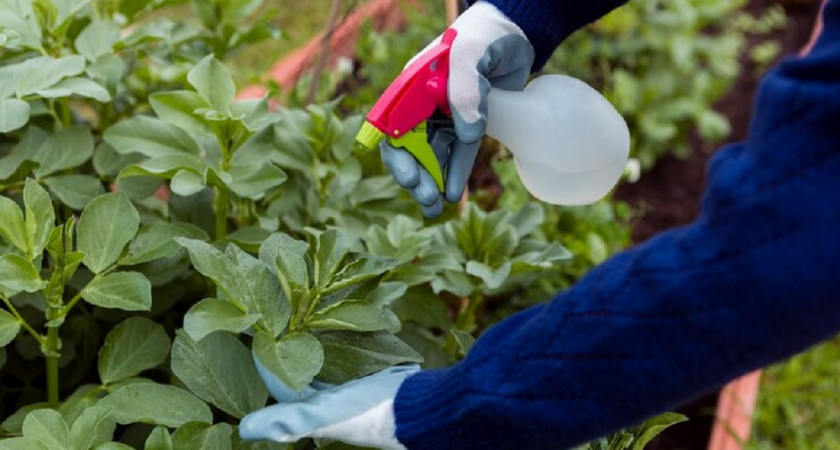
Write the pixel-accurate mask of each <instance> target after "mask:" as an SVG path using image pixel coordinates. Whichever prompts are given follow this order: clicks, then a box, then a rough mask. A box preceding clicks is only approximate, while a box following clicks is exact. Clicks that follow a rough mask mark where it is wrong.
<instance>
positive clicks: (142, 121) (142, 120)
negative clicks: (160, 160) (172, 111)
mask: <svg viewBox="0 0 840 450" xmlns="http://www.w3.org/2000/svg"><path fill="white" fill-rule="evenodd" d="M102 137H103V139H105V142H107V143H108V144H110V145H111V146H112V147H113V148H114V150H116V151H117V153H120V154H128V153H141V154H143V155H146V156H148V157H149V158H157V157H159V156H166V155H172V154H179V153H185V152H186V153H191V154H194V155H198V154H199V149H198V144H197V143H196V142H195V140H194V139H193V138H192V137H191V136H190V135H189V133H187V132H186V131H184V130H182V129H180V128H178V127H177V126H175V125H172V124H170V123H166V122H164V121H162V120H160V119H155V118H153V117H147V116H134V117H132V118H131V119H128V120H124V121H122V122H119V123H117V124H114V125H112V126H110V127H109V128H108V129H107V130H105V133H104V134H103V135H102Z"/></svg>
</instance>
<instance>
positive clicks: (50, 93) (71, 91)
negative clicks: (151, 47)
mask: <svg viewBox="0 0 840 450" xmlns="http://www.w3.org/2000/svg"><path fill="white" fill-rule="evenodd" d="M37 94H38V95H40V96H41V97H44V98H63V97H71V96H74V95H76V96H79V97H87V98H92V99H94V100H97V101H99V102H102V103H105V102H109V101H111V94H110V93H109V92H108V90H107V89H105V88H104V87H103V86H102V85H100V84H99V83H97V82H95V81H92V80H90V79H88V78H80V77H73V78H65V79H63V80H61V81H59V82H58V83H57V84H56V85H54V86H52V87H49V88H46V89H41V90H39V91H38V92H37Z"/></svg>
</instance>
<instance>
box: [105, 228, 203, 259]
mask: <svg viewBox="0 0 840 450" xmlns="http://www.w3.org/2000/svg"><path fill="white" fill-rule="evenodd" d="M176 237H187V238H192V239H202V240H206V239H207V234H206V233H205V232H204V231H203V230H202V229H200V228H198V227H195V226H193V225H189V224H185V223H171V222H164V221H159V222H154V223H152V224H151V225H146V226H143V227H142V228H140V231H139V232H138V233H137V236H135V237H134V239H133V240H132V241H131V245H129V246H128V253H127V254H126V255H125V256H123V257H122V258H120V260H119V264H121V265H134V264H140V263H144V262H149V261H153V260H156V259H162V258H169V257H172V256H175V254H176V253H178V251H179V250H181V246H180V245H178V243H177V242H176V241H175V238H176Z"/></svg>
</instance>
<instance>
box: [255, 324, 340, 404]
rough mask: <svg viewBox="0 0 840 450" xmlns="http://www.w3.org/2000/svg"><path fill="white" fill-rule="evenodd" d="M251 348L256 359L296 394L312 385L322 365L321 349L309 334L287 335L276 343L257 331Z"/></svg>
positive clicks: (271, 338)
mask: <svg viewBox="0 0 840 450" xmlns="http://www.w3.org/2000/svg"><path fill="white" fill-rule="evenodd" d="M252 345H253V346H252V350H253V352H254V356H256V358H257V360H259V362H261V363H262V364H263V365H264V366H265V367H266V368H267V369H268V370H269V371H270V372H271V373H272V374H274V375H275V376H276V377H277V378H279V379H280V380H281V381H282V382H283V383H285V384H286V385H287V386H289V387H290V388H292V390H295V391H299V390H301V389H303V388H304V387H305V386H307V385H308V384H309V383H311V382H312V380H313V379H314V378H315V375H317V374H318V372H319V371H321V368H322V367H323V365H324V350H323V349H322V347H321V344H320V343H319V342H318V339H316V338H315V337H314V336H312V335H311V334H308V333H290V334H287V335H285V336H283V337H282V338H280V339H279V340H277V341H275V340H274V338H273V337H272V336H271V335H269V334H267V333H263V332H260V333H257V335H256V336H254V342H253V344H252Z"/></svg>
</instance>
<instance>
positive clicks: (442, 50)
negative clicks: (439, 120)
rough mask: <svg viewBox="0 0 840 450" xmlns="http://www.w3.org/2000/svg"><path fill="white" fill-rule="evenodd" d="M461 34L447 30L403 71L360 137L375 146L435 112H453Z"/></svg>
mask: <svg viewBox="0 0 840 450" xmlns="http://www.w3.org/2000/svg"><path fill="white" fill-rule="evenodd" d="M457 34H458V32H457V31H455V30H454V29H452V28H450V29H448V30H446V32H444V33H443V36H442V37H441V41H440V43H439V44H438V45H436V46H434V47H433V48H431V49H429V50H428V51H426V52H425V53H423V54H422V55H421V56H420V57H419V58H418V59H417V60H416V61H414V62H413V63H412V64H411V65H409V66H408V67H406V68H405V70H403V72H402V73H401V74H400V75H399V76H398V77H397V78H396V79H395V80H394V81H393V83H391V85H390V86H388V89H386V90H385V92H384V93H383V94H382V96H381V97H379V100H378V101H377V102H376V104H375V105H374V106H373V108H372V109H371V110H370V112H369V113H368V115H367V117H366V121H367V123H366V124H365V125H364V126H363V127H362V129H361V131H359V134H358V135H357V136H356V140H358V141H359V142H360V143H361V144H362V145H364V146H365V147H367V148H369V149H373V148H376V146H377V145H378V144H379V141H381V140H382V139H383V138H384V137H385V136H384V135H388V136H390V137H392V138H398V137H400V136H402V135H403V134H405V133H406V132H408V131H410V130H412V129H413V128H414V127H416V126H417V125H419V124H420V123H421V122H423V121H425V120H426V119H428V118H429V117H430V116H431V115H432V114H433V113H434V112H435V111H441V112H442V113H444V114H446V115H449V114H450V110H449V100H448V98H447V94H446V86H447V79H448V78H449V50H450V48H451V46H452V42H453V41H454V40H455V36H456V35H457ZM371 126H372V127H371ZM371 128H373V129H371Z"/></svg>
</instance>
